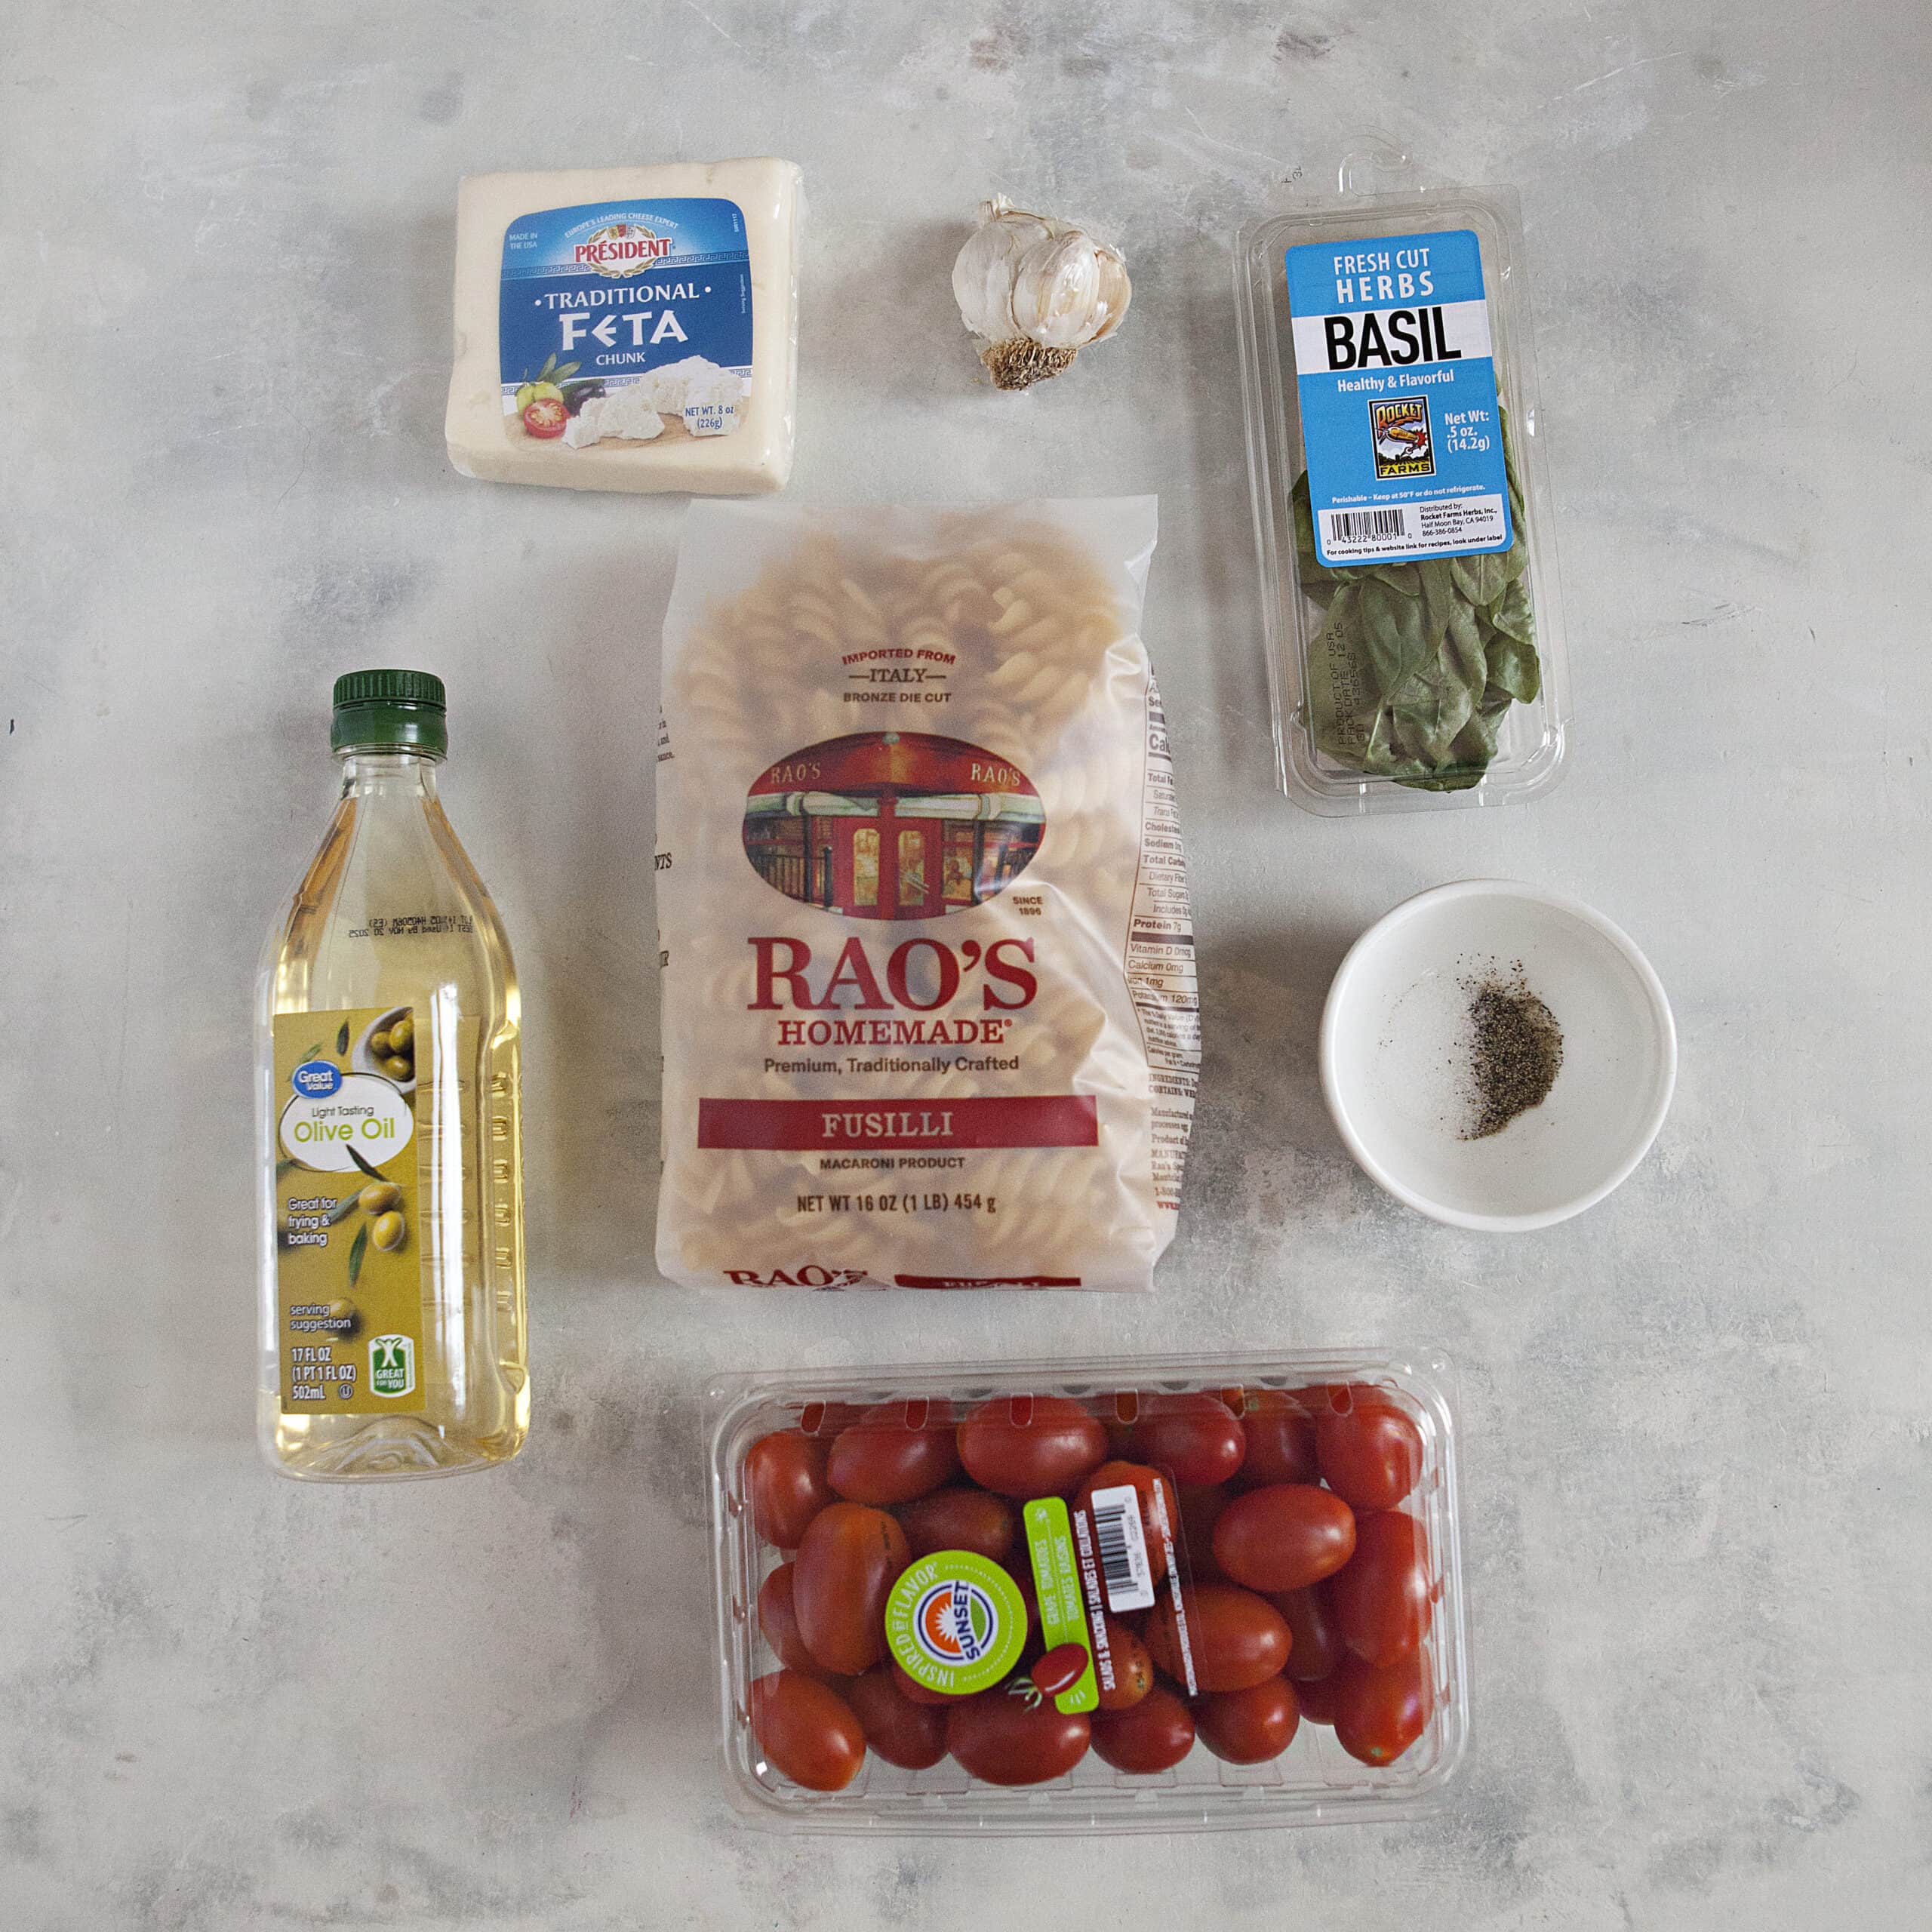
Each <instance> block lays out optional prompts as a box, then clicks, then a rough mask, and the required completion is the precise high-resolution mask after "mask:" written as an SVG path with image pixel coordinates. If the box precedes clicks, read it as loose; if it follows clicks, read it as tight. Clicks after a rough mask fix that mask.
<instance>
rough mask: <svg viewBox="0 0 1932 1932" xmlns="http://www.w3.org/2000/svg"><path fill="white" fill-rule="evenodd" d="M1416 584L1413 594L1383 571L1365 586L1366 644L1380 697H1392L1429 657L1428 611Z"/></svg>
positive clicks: (1363, 623) (1363, 632)
mask: <svg viewBox="0 0 1932 1932" xmlns="http://www.w3.org/2000/svg"><path fill="white" fill-rule="evenodd" d="M1416 588H1417V594H1416V595H1413V596H1412V595H1410V594H1409V593H1408V592H1405V591H1403V590H1399V589H1395V588H1393V587H1392V586H1390V584H1389V582H1388V580H1386V578H1385V577H1382V576H1380V574H1377V576H1375V577H1371V579H1370V580H1369V581H1368V582H1367V583H1364V585H1363V586H1361V605H1360V607H1359V608H1360V610H1361V637H1362V647H1363V650H1364V654H1365V655H1366V657H1367V661H1368V665H1369V669H1370V672H1371V675H1373V677H1374V680H1375V695H1376V696H1377V697H1378V698H1389V697H1393V696H1394V694H1395V693H1396V692H1397V691H1399V690H1401V688H1402V686H1403V685H1405V684H1406V683H1407V681H1409V679H1410V678H1412V677H1413V676H1414V675H1415V674H1416V672H1417V671H1418V670H1420V669H1421V668H1422V666H1423V663H1425V662H1426V660H1427V658H1428V657H1429V618H1428V613H1427V612H1426V611H1425V610H1424V609H1423V601H1422V598H1421V595H1420V591H1421V585H1420V583H1417V586H1416Z"/></svg>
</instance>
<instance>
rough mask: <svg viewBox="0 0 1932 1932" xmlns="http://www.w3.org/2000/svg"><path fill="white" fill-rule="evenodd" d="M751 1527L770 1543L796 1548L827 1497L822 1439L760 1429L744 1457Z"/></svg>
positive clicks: (829, 1494)
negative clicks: (767, 1433)
mask: <svg viewBox="0 0 1932 1932" xmlns="http://www.w3.org/2000/svg"><path fill="white" fill-rule="evenodd" d="M745 1494H746V1497H748V1498H749V1500H750V1503H751V1508H752V1527H753V1528H754V1529H755V1530H756V1531H758V1534H759V1535H760V1536H761V1537H764V1540H765V1541H766V1542H767V1543H770V1544H771V1546H772V1547H773V1548H774V1549H797V1548H798V1545H799V1543H800V1542H801V1540H802V1539H803V1537H804V1534H805V1530H806V1527H807V1526H808V1524H810V1523H811V1520H812V1518H814V1516H816V1515H817V1514H818V1512H820V1510H821V1509H823V1508H824V1507H825V1506H826V1504H827V1503H829V1502H830V1501H831V1500H832V1485H831V1484H829V1483H828V1482H827V1481H826V1479H825V1444H823V1442H814V1441H813V1440H812V1439H811V1437H810V1436H808V1435H800V1434H799V1433H798V1431H797V1430H796V1429H782V1430H780V1432H778V1434H777V1435H761V1436H760V1437H759V1438H758V1440H757V1441H755V1442H754V1443H753V1444H752V1446H751V1447H750V1449H749V1451H747V1452H746V1457H745Z"/></svg>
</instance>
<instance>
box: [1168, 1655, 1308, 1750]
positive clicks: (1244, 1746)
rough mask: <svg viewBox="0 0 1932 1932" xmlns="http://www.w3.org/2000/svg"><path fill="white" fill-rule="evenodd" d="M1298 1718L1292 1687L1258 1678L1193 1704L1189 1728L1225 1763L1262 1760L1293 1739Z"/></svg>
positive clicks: (1282, 1679) (1282, 1680)
mask: <svg viewBox="0 0 1932 1932" xmlns="http://www.w3.org/2000/svg"><path fill="white" fill-rule="evenodd" d="M1300 1721H1301V1706H1300V1703H1298V1702H1297V1699H1296V1697H1295V1687H1294V1685H1293V1684H1291V1683H1290V1682H1289V1681H1288V1680H1287V1678H1285V1677H1269V1678H1263V1680H1262V1681H1261V1682H1260V1683H1259V1684H1250V1685H1249V1686H1248V1687H1247V1689H1246V1690H1218V1691H1217V1692H1215V1693H1214V1695H1213V1696H1211V1697H1203V1698H1202V1699H1201V1700H1200V1701H1199V1702H1198V1703H1196V1704H1195V1707H1194V1724H1195V1730H1197V1731H1198V1734H1200V1738H1201V1743H1203V1744H1204V1745H1206V1746H1207V1748H1208V1749H1209V1750H1211V1752H1214V1755H1215V1756H1216V1757H1217V1758H1221V1759H1223V1761H1226V1763H1228V1764H1266V1763H1267V1762H1268V1761H1269V1760H1270V1759H1271V1758H1278V1757H1279V1756H1280V1755H1281V1753H1282V1752H1284V1751H1285V1750H1286V1749H1287V1748H1288V1746H1289V1745H1290V1744H1291V1743H1293V1742H1294V1734H1295V1729H1296V1727H1297V1725H1298V1724H1300Z"/></svg>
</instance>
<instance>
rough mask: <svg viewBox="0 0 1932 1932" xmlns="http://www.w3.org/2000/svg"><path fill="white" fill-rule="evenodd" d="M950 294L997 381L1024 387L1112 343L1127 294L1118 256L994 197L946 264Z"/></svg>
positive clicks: (1068, 228) (1063, 224) (1102, 245)
mask: <svg viewBox="0 0 1932 1932" xmlns="http://www.w3.org/2000/svg"><path fill="white" fill-rule="evenodd" d="M952 293H953V297H954V299H955V300H956V301H957V302H958V304H959V313H960V316H961V319H962V320H963V321H964V322H965V325H966V326H967V328H969V329H970V330H971V331H972V332H973V333H974V334H975V335H976V336H978V337H980V338H981V340H982V341H983V343H984V346H983V348H982V349H980V361H983V363H985V365H986V367H987V368H988V369H989V370H990V371H992V379H993V381H994V383H995V384H996V385H997V386H998V387H999V388H1001V389H1024V388H1026V386H1027V385H1028V384H1029V383H1037V382H1040V381H1042V380H1044V378H1046V377H1048V376H1057V375H1058V374H1060V371H1062V370H1063V369H1064V368H1066V367H1067V365H1069V363H1070V362H1072V360H1073V358H1074V355H1075V352H1076V351H1078V350H1079V349H1084V348H1085V347H1086V346H1087V345H1088V343H1093V342H1099V341H1100V340H1103V338H1105V337H1107V336H1110V335H1112V334H1113V332H1114V331H1115V329H1117V328H1119V326H1120V318H1121V316H1123V315H1125V314H1126V313H1127V305H1128V301H1129V300H1130V299H1131V297H1132V295H1133V288H1132V285H1131V284H1130V283H1129V281H1128V278H1127V264H1126V263H1125V262H1124V261H1123V260H1121V256H1120V251H1118V249H1115V248H1109V247H1108V246H1107V245H1106V244H1105V243H1104V242H1096V241H1095V240H1094V238H1093V237H1092V236H1091V235H1087V234H1084V233H1083V232H1081V230H1080V229H1078V228H1075V226H1073V225H1072V223H1070V222H1064V221H1054V220H1050V219H1049V218H1048V217H1046V216H1044V215H1038V214H1027V213H1026V211H1025V210H1024V209H1023V208H1014V207H1013V206H1012V205H1011V204H1010V203H1009V202H1008V200H1007V198H1006V197H1005V196H1004V195H995V197H994V198H992V200H991V201H989V202H981V203H980V226H978V228H977V229H975V230H974V232H973V235H972V238H971V240H969V241H968V242H967V244H966V245H965V247H964V248H961V250H960V251H959V258H958V260H957V261H955V263H953V265H952Z"/></svg>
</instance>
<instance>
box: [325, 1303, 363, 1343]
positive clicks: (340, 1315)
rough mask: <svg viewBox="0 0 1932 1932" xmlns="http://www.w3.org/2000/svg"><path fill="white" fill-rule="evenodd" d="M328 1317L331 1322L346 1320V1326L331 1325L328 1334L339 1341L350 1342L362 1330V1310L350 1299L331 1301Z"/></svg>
mask: <svg viewBox="0 0 1932 1932" xmlns="http://www.w3.org/2000/svg"><path fill="white" fill-rule="evenodd" d="M328 1319H329V1321H331V1323H334V1322H337V1321H346V1322H347V1323H348V1324H349V1326H348V1327H346V1328H336V1327H331V1329H330V1331H329V1332H330V1334H332V1335H334V1337H335V1338H336V1340H337V1341H339V1342H352V1341H354V1340H355V1338H356V1337H357V1336H358V1335H359V1334H361V1332H362V1311H361V1309H358V1307H357V1306H355V1303H353V1302H352V1301H332V1302H331V1303H329V1306H328Z"/></svg>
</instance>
